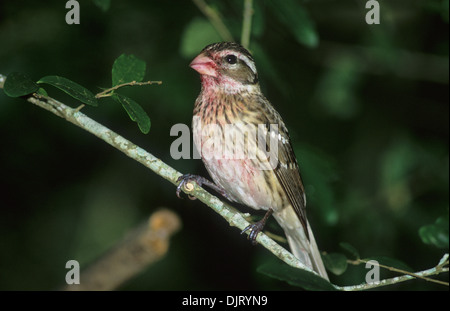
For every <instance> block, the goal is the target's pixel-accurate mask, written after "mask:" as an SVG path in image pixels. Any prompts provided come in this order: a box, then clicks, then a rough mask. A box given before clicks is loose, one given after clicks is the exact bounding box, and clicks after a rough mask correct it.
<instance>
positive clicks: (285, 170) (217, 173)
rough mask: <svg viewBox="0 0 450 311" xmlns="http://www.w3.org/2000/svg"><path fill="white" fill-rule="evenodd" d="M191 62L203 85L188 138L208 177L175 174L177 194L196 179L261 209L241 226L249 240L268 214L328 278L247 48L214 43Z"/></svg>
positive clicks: (287, 146) (287, 144) (294, 168)
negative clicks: (257, 218)
mask: <svg viewBox="0 0 450 311" xmlns="http://www.w3.org/2000/svg"><path fill="white" fill-rule="evenodd" d="M190 66H191V67H192V68H193V69H194V70H196V71H197V72H198V73H199V74H200V78H201V86H202V88H201V92H200V95H199V96H198V98H197V100H196V101H195V107H194V118H193V122H192V129H193V137H194V143H195V145H196V147H197V150H198V151H199V153H200V155H201V157H202V160H203V163H204V164H205V166H206V169H207V170H208V172H209V174H210V175H211V177H212V179H213V181H214V183H212V182H210V181H208V180H207V179H205V178H203V177H200V176H196V175H191V174H186V175H183V176H181V177H180V178H179V181H181V182H180V184H179V186H178V189H177V195H178V196H179V193H180V190H181V187H182V186H183V185H184V184H185V183H186V182H188V181H191V180H195V181H196V182H197V183H198V184H200V185H207V186H210V187H212V188H214V189H215V190H217V191H218V192H220V193H221V194H222V195H224V196H225V197H226V198H228V199H229V200H231V201H235V202H238V203H241V204H244V205H247V206H249V207H252V208H254V209H263V210H267V213H266V215H265V216H264V218H263V219H262V220H261V221H259V222H256V223H255V224H252V225H250V226H249V227H247V228H246V229H245V230H244V231H250V234H249V238H250V239H251V240H252V241H253V243H255V240H256V237H257V235H258V233H259V232H260V231H261V230H262V228H263V226H264V224H265V222H266V220H267V219H268V218H269V217H270V215H272V214H273V216H274V217H275V219H276V220H277V222H278V223H279V225H280V226H281V227H282V228H283V230H284V232H285V234H286V237H287V241H288V243H289V246H290V248H291V251H292V252H293V254H294V255H295V256H296V257H297V258H298V259H299V260H300V261H302V262H303V263H304V264H305V265H306V266H308V267H310V268H311V269H313V270H315V271H316V272H317V273H319V274H320V275H321V276H322V277H323V278H325V279H328V276H327V273H326V271H325V268H324V265H323V262H322V259H321V256H320V253H319V249H318V248H317V244H316V241H315V239H314V235H313V233H312V231H311V227H310V225H309V223H308V220H307V218H306V211H305V206H306V197H305V189H304V187H303V183H302V179H301V177H300V172H299V167H298V164H297V159H296V157H295V154H294V151H293V148H292V145H291V140H290V138H289V135H288V130H287V128H286V126H285V124H284V122H283V120H282V119H281V116H280V114H279V113H278V112H277V111H276V110H275V108H274V107H273V106H272V105H271V104H270V102H269V101H268V100H267V99H266V98H265V97H264V95H263V94H262V93H261V89H260V86H259V83H258V73H257V71H256V67H255V62H254V60H253V57H252V55H251V54H250V52H249V51H247V50H246V49H245V48H244V47H242V46H241V45H239V44H238V43H234V42H220V43H214V44H211V45H208V46H206V47H205V48H204V49H203V50H202V51H201V53H200V54H199V55H198V56H197V57H196V58H195V59H194V60H193V61H192V62H191V64H190ZM268 149H269V150H268ZM244 231H243V232H244Z"/></svg>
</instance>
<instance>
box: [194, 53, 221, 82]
mask: <svg viewBox="0 0 450 311" xmlns="http://www.w3.org/2000/svg"><path fill="white" fill-rule="evenodd" d="M189 66H191V68H192V69H194V70H195V71H197V72H198V73H199V74H201V75H207V76H212V77H217V70H216V64H215V63H214V62H213V60H212V59H211V58H209V57H208V56H206V55H205V54H203V53H202V54H200V55H198V56H197V57H196V58H194V60H193V61H192V62H191V63H190V64H189Z"/></svg>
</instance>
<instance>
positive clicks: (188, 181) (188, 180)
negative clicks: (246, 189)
mask: <svg viewBox="0 0 450 311" xmlns="http://www.w3.org/2000/svg"><path fill="white" fill-rule="evenodd" d="M177 182H180V183H179V184H178V187H177V192H176V194H177V197H179V198H180V199H181V197H180V192H181V188H183V187H184V188H185V189H187V190H192V189H193V186H192V182H196V183H197V185H199V186H200V187H202V186H203V185H205V186H208V187H209V188H211V189H213V190H215V191H217V192H218V193H220V194H221V195H222V196H223V197H224V198H226V199H227V200H229V201H232V199H231V198H230V197H229V196H228V194H227V192H226V191H225V189H224V188H222V187H220V186H218V185H216V184H215V183H213V182H211V181H209V180H208V179H206V178H204V177H202V176H198V175H194V174H184V175H181V176H180V177H178V179H177ZM189 185H191V186H189ZM189 199H191V200H195V199H196V198H195V197H193V196H189Z"/></svg>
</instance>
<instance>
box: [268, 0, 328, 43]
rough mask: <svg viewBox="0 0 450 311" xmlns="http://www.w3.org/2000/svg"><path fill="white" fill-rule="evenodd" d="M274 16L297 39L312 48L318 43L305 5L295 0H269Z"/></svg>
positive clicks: (317, 37)
mask: <svg viewBox="0 0 450 311" xmlns="http://www.w3.org/2000/svg"><path fill="white" fill-rule="evenodd" d="M268 4H269V5H271V6H272V9H273V12H274V13H275V16H277V18H278V20H279V21H280V22H281V23H283V24H285V26H286V28H287V29H288V30H290V31H291V32H292V34H293V35H294V36H295V38H296V39H297V41H298V42H299V43H301V44H303V45H305V46H307V47H311V48H314V47H316V46H317V45H318V44H319V35H318V34H317V31H316V29H315V26H314V23H313V21H312V20H311V19H310V17H309V13H308V11H307V10H306V9H305V7H304V6H303V5H302V4H300V3H299V1H296V0H283V1H275V0H270V1H268Z"/></svg>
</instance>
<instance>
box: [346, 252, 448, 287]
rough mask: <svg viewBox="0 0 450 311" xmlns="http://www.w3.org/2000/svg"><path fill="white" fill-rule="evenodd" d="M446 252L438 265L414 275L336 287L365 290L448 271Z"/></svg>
mask: <svg viewBox="0 0 450 311" xmlns="http://www.w3.org/2000/svg"><path fill="white" fill-rule="evenodd" d="M448 257H449V255H448V254H445V255H444V256H443V257H442V259H441V260H440V261H439V263H438V265H437V266H436V267H434V268H431V269H427V270H423V271H420V272H415V273H414V274H415V275H416V276H412V275H409V274H407V275H402V276H398V277H394V278H390V279H384V280H381V281H379V282H373V283H364V284H359V285H351V286H343V287H338V289H340V290H344V291H357V290H367V289H372V288H376V287H382V286H387V285H392V284H397V283H401V282H405V281H409V280H413V279H415V278H416V277H419V276H420V277H421V278H423V277H426V276H430V275H437V274H440V273H446V272H449V269H448V267H445V266H446V265H448Z"/></svg>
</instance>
